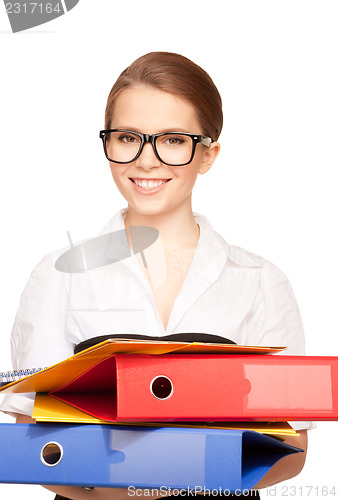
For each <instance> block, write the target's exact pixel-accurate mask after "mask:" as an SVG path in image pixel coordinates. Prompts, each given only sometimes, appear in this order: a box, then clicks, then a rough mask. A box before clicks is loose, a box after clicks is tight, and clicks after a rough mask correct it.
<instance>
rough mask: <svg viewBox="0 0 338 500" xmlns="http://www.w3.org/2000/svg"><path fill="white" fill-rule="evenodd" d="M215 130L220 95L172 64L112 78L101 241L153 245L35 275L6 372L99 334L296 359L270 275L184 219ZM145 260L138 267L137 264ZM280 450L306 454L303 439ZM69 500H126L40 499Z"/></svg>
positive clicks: (165, 56)
mask: <svg viewBox="0 0 338 500" xmlns="http://www.w3.org/2000/svg"><path fill="white" fill-rule="evenodd" d="M221 129H222V104H221V98H220V95H219V93H218V91H217V89H216V87H215V85H214V83H213V82H212V80H211V78H210V77H209V75H208V74H207V73H206V72H205V71H204V70H202V69H201V68H200V67H199V66H197V65H196V64H194V63H193V62H192V61H190V60H189V59H187V58H185V57H183V56H181V55H178V54H173V53H165V52H159V53H156V52H155V53H150V54H147V55H145V56H143V57H140V58H139V59H137V60H136V61H135V62H134V63H133V64H132V65H131V66H130V67H129V68H127V69H126V70H125V71H124V72H123V73H122V74H121V75H120V77H119V78H118V80H117V81H116V83H115V85H114V86H113V88H112V90H111V92H110V95H109V97H108V102H107V107H106V117H105V130H104V131H101V134H100V135H101V138H102V140H103V144H104V151H105V154H106V157H107V158H108V160H109V163H110V168H111V172H112V175H113V178H114V181H115V184H116V186H117V188H118V189H119V191H120V193H121V194H122V195H123V197H124V198H125V200H126V201H127V204H128V207H127V208H126V209H124V210H122V211H121V212H119V213H118V214H117V215H116V216H115V217H114V218H113V219H112V220H111V221H110V222H109V223H108V225H107V226H106V227H105V228H104V230H103V234H105V233H108V232H114V231H118V230H121V229H124V228H126V230H128V229H129V228H131V227H132V226H147V227H152V228H155V229H156V230H158V232H159V236H160V238H159V244H158V245H157V246H156V245H154V246H150V247H149V248H147V249H145V250H144V255H143V257H142V258H141V256H140V255H138V257H137V263H135V261H133V262H132V263H131V264H130V263H128V262H127V260H126V261H121V262H117V263H115V264H113V265H111V266H105V267H101V268H98V269H94V270H92V271H90V272H88V273H84V274H66V273H61V272H59V271H58V270H57V269H56V268H55V261H56V259H57V257H58V256H59V255H60V252H58V253H55V254H52V255H50V256H47V257H46V258H44V259H43V260H42V262H41V263H40V264H39V266H38V267H37V268H36V269H35V270H34V272H33V274H32V276H31V279H30V281H29V282H28V284H27V287H26V289H25V291H24V293H23V296H22V300H21V305H20V308H19V311H18V315H17V318H16V322H15V324H14V328H13V332H12V343H13V358H14V360H15V363H16V366H15V368H26V367H29V366H35V365H36V364H37V365H44V366H46V365H51V364H53V363H56V362H58V361H60V360H61V359H64V358H66V357H68V356H70V355H71V354H72V353H73V349H74V346H75V345H76V344H78V343H79V342H82V341H84V340H86V339H89V338H91V337H95V336H96V335H98V333H100V334H105V333H106V334H113V333H115V334H122V333H123V334H127V335H128V334H138V333H145V334H148V335H155V336H160V337H161V336H164V335H167V334H175V333H181V332H207V333H211V334H216V335H219V336H221V337H225V338H228V339H231V340H232V341H234V342H236V343H238V344H249V345H259V344H260V345H286V346H287V353H288V354H303V353H304V338H303V331H302V324H301V320H300V316H299V312H298V308H297V305H296V302H295V300H294V297H293V293H292V290H291V288H290V285H289V283H288V280H287V279H286V277H285V276H284V275H283V274H282V273H281V272H280V271H279V270H278V269H277V268H276V267H275V266H273V265H272V264H271V263H269V262H267V261H265V260H264V259H262V258H261V257H258V256H255V255H253V254H250V253H249V252H246V251H245V250H243V249H239V248H237V247H233V246H230V245H228V244H227V243H226V242H225V241H224V240H223V239H222V238H221V237H220V236H219V235H218V234H217V233H215V232H214V231H213V229H212V227H211V226H210V224H209V222H208V221H207V220H206V219H205V218H204V217H202V216H199V215H197V214H194V213H193V211H192V201H191V198H192V190H193V187H194V184H195V182H196V179H197V177H198V174H205V173H206V172H208V170H209V169H210V168H211V166H212V165H213V163H214V161H215V159H216V157H217V155H218V153H219V150H220V144H219V143H218V142H217V140H218V137H219V134H220V132H221ZM144 257H145V258H144ZM2 409H3V410H5V411H7V412H11V413H12V414H17V421H18V422H27V421H28V422H31V421H32V419H31V417H30V415H31V414H32V413H31V412H32V401H31V400H29V399H28V398H27V397H26V398H24V397H22V396H14V397H12V399H11V400H10V399H8V400H7V402H6V401H5V403H4V404H3V408H2ZM296 426H297V427H296V428H297V429H298V430H299V434H300V435H299V437H292V438H290V439H288V442H289V443H290V444H293V445H296V446H299V447H301V448H303V449H305V450H306V444H307V434H306V432H307V431H306V428H310V427H311V425H310V424H309V423H305V422H298V423H297V424H296ZM304 461H305V453H303V454H297V455H295V456H289V457H286V458H284V459H283V460H281V461H280V462H279V463H277V464H276V465H275V466H274V467H273V468H272V469H271V471H270V472H269V473H268V474H267V475H266V476H265V478H263V480H262V481H261V482H260V483H259V484H258V485H257V486H258V487H259V488H261V487H265V486H268V485H272V484H275V483H277V482H280V481H282V480H284V479H288V478H290V477H293V476H294V475H296V474H298V473H299V472H300V470H301V469H302V467H303V464H304ZM48 489H51V490H52V491H55V492H56V493H59V494H60V495H64V496H68V497H70V498H79V499H81V498H87V497H88V498H89V497H90V498H93V499H94V498H98V499H99V498H127V497H128V495H127V491H126V490H124V489H102V488H95V489H94V490H92V491H88V490H84V489H81V488H70V487H50V488H48Z"/></svg>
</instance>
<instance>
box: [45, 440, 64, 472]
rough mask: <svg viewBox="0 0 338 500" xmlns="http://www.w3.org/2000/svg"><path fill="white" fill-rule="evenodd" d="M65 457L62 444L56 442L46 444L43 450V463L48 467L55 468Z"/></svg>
mask: <svg viewBox="0 0 338 500" xmlns="http://www.w3.org/2000/svg"><path fill="white" fill-rule="evenodd" d="M62 457H63V448H62V446H61V444H59V443H56V442H55V441H53V442H50V443H47V444H45V446H44V447H43V448H42V450H41V456H40V458H41V462H42V463H43V464H44V465H46V466H47V467H55V466H56V465H58V464H59V463H60V462H61V460H62Z"/></svg>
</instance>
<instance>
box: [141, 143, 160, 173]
mask: <svg viewBox="0 0 338 500" xmlns="http://www.w3.org/2000/svg"><path fill="white" fill-rule="evenodd" d="M135 165H136V167H140V168H143V169H144V170H151V169H152V168H155V167H160V166H161V162H160V160H159V159H158V158H157V156H156V155H155V151H154V149H153V146H152V144H151V143H150V142H146V143H145V144H144V146H143V149H142V153H141V154H140V156H139V157H138V158H137V159H136V160H135Z"/></svg>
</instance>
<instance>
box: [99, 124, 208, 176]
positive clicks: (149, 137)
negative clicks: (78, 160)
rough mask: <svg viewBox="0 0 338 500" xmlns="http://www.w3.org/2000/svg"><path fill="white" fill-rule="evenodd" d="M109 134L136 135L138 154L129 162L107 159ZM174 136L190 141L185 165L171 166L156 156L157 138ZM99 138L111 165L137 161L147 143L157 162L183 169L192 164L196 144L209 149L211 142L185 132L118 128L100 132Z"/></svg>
mask: <svg viewBox="0 0 338 500" xmlns="http://www.w3.org/2000/svg"><path fill="white" fill-rule="evenodd" d="M109 132H127V133H129V134H133V135H137V136H138V137H140V139H141V145H140V149H139V150H138V153H137V154H136V156H134V158H133V159H132V160H130V161H115V160H112V159H111V158H109V156H108V153H107V146H106V137H107V135H108V134H109ZM176 134H177V135H185V136H187V137H191V139H192V151H191V157H190V160H189V161H187V162H186V163H179V164H175V165H172V164H171V163H167V162H165V161H163V160H162V158H161V157H160V155H159V154H158V151H157V148H156V140H157V139H158V138H159V137H162V136H164V135H176ZM100 138H101V139H102V142H103V149H104V154H105V156H106V158H107V160H108V161H111V162H112V163H119V164H123V165H125V164H127V163H132V162H133V161H135V160H137V158H138V157H139V156H140V155H141V153H142V151H143V147H144V145H145V144H146V143H147V142H149V143H150V144H151V145H152V147H153V150H154V153H155V156H156V158H157V159H158V160H160V162H161V163H164V165H169V166H171V167H184V166H185V165H188V164H189V163H191V162H192V159H193V157H194V155H195V149H196V146H197V144H198V143H201V144H203V145H204V146H206V147H209V146H210V143H211V142H212V140H211V139H210V137H207V136H205V135H198V134H188V133H187V132H162V133H160V134H141V133H140V132H134V131H133V130H125V129H120V128H113V129H108V130H100Z"/></svg>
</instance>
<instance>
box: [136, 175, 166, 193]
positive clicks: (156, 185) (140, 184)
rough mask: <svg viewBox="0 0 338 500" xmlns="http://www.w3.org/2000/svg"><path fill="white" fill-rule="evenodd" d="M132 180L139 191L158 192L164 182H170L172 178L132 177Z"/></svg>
mask: <svg viewBox="0 0 338 500" xmlns="http://www.w3.org/2000/svg"><path fill="white" fill-rule="evenodd" d="M129 178H130V180H131V181H132V182H133V183H134V185H135V188H136V190H137V191H139V192H142V193H144V192H152V193H154V192H156V191H158V190H159V189H161V187H162V186H164V184H166V183H167V182H169V181H170V180H171V179H142V178H138V177H136V178H131V177H129Z"/></svg>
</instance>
